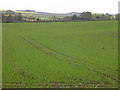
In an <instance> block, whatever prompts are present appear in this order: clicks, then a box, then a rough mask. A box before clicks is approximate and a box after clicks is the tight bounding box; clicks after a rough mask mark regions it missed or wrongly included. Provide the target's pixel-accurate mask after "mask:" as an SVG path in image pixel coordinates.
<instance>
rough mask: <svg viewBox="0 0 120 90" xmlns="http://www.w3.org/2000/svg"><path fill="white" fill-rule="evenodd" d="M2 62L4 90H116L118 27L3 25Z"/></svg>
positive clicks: (92, 23) (103, 23)
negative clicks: (15, 89) (111, 89)
mask: <svg viewBox="0 0 120 90" xmlns="http://www.w3.org/2000/svg"><path fill="white" fill-rule="evenodd" d="M102 47H104V49H103V48H102ZM2 58H3V60H2V62H3V63H2V71H3V73H2V76H3V78H2V80H3V82H2V84H3V88H9V87H25V88H27V87H29V88H38V87H39V88H45V87H47V88H49V87H55V88H56V87H57V88H59V87H63V88H68V87H69V88H72V87H74V88H84V87H89V88H92V87H96V88H99V87H117V84H118V83H117V82H118V29H117V21H86V22H57V23H55V22H51V23H4V24H3V57H2Z"/></svg>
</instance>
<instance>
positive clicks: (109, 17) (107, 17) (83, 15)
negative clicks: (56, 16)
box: [62, 12, 119, 21]
mask: <svg viewBox="0 0 120 90" xmlns="http://www.w3.org/2000/svg"><path fill="white" fill-rule="evenodd" d="M118 17H119V15H118V14H116V15H115V16H114V15H111V14H108V13H106V14H92V13H91V12H83V13H81V14H80V15H79V16H77V15H72V16H66V17H64V18H62V20H63V21H80V20H82V21H96V20H118Z"/></svg>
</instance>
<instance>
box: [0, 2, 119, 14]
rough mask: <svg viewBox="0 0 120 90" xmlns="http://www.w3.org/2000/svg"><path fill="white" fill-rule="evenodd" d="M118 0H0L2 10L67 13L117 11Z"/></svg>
mask: <svg viewBox="0 0 120 90" xmlns="http://www.w3.org/2000/svg"><path fill="white" fill-rule="evenodd" d="M119 1H120V0H1V1H0V9H2V10H8V9H9V10H24V9H31V10H36V11H41V12H52V13H67V12H83V11H91V12H95V13H113V14H115V13H118V2H119Z"/></svg>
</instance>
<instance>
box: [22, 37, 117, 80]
mask: <svg viewBox="0 0 120 90" xmlns="http://www.w3.org/2000/svg"><path fill="white" fill-rule="evenodd" d="M21 38H22V39H23V40H25V41H26V42H27V43H29V44H30V45H32V46H33V47H35V48H36V49H37V50H39V51H41V52H43V53H45V54H47V55H50V56H53V57H55V58H56V59H58V60H64V61H67V62H72V63H75V64H78V65H81V66H82V65H83V66H82V67H83V68H85V69H87V70H89V71H92V72H94V73H96V74H98V75H99V76H101V77H107V78H110V79H112V80H114V81H117V82H118V79H116V78H115V77H111V76H109V75H107V74H105V73H102V72H99V71H95V70H92V69H91V68H88V67H86V65H85V64H86V63H84V62H80V63H78V62H76V61H74V60H77V59H76V58H74V57H71V56H69V55H66V54H63V53H61V52H58V51H56V50H54V49H51V48H49V47H48V46H46V45H44V44H42V43H40V42H38V41H36V40H34V39H32V40H34V41H36V42H37V43H38V44H40V45H42V46H43V47H44V48H47V49H49V50H50V51H53V52H55V53H57V54H60V55H62V56H64V57H67V58H68V59H69V58H70V59H72V60H73V61H71V60H65V59H61V57H58V56H56V55H55V54H50V53H49V52H47V51H45V50H43V48H41V47H39V46H36V45H35V44H33V43H32V42H31V41H29V40H28V39H26V38H24V37H21ZM88 65H89V63H88V64H87V66H88Z"/></svg>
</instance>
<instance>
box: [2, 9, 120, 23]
mask: <svg viewBox="0 0 120 90" xmlns="http://www.w3.org/2000/svg"><path fill="white" fill-rule="evenodd" d="M119 17H120V14H116V15H111V14H109V13H106V14H92V13H91V12H88V11H87V12H82V13H81V14H80V15H79V16H78V15H72V16H65V17H62V18H59V17H57V16H53V17H52V18H51V19H49V20H42V19H41V18H39V17H33V16H27V15H26V16H25V15H22V14H21V13H15V12H14V11H11V10H7V11H6V12H4V13H2V22H3V23H11V22H64V21H97V20H118V19H120V18H119Z"/></svg>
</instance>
